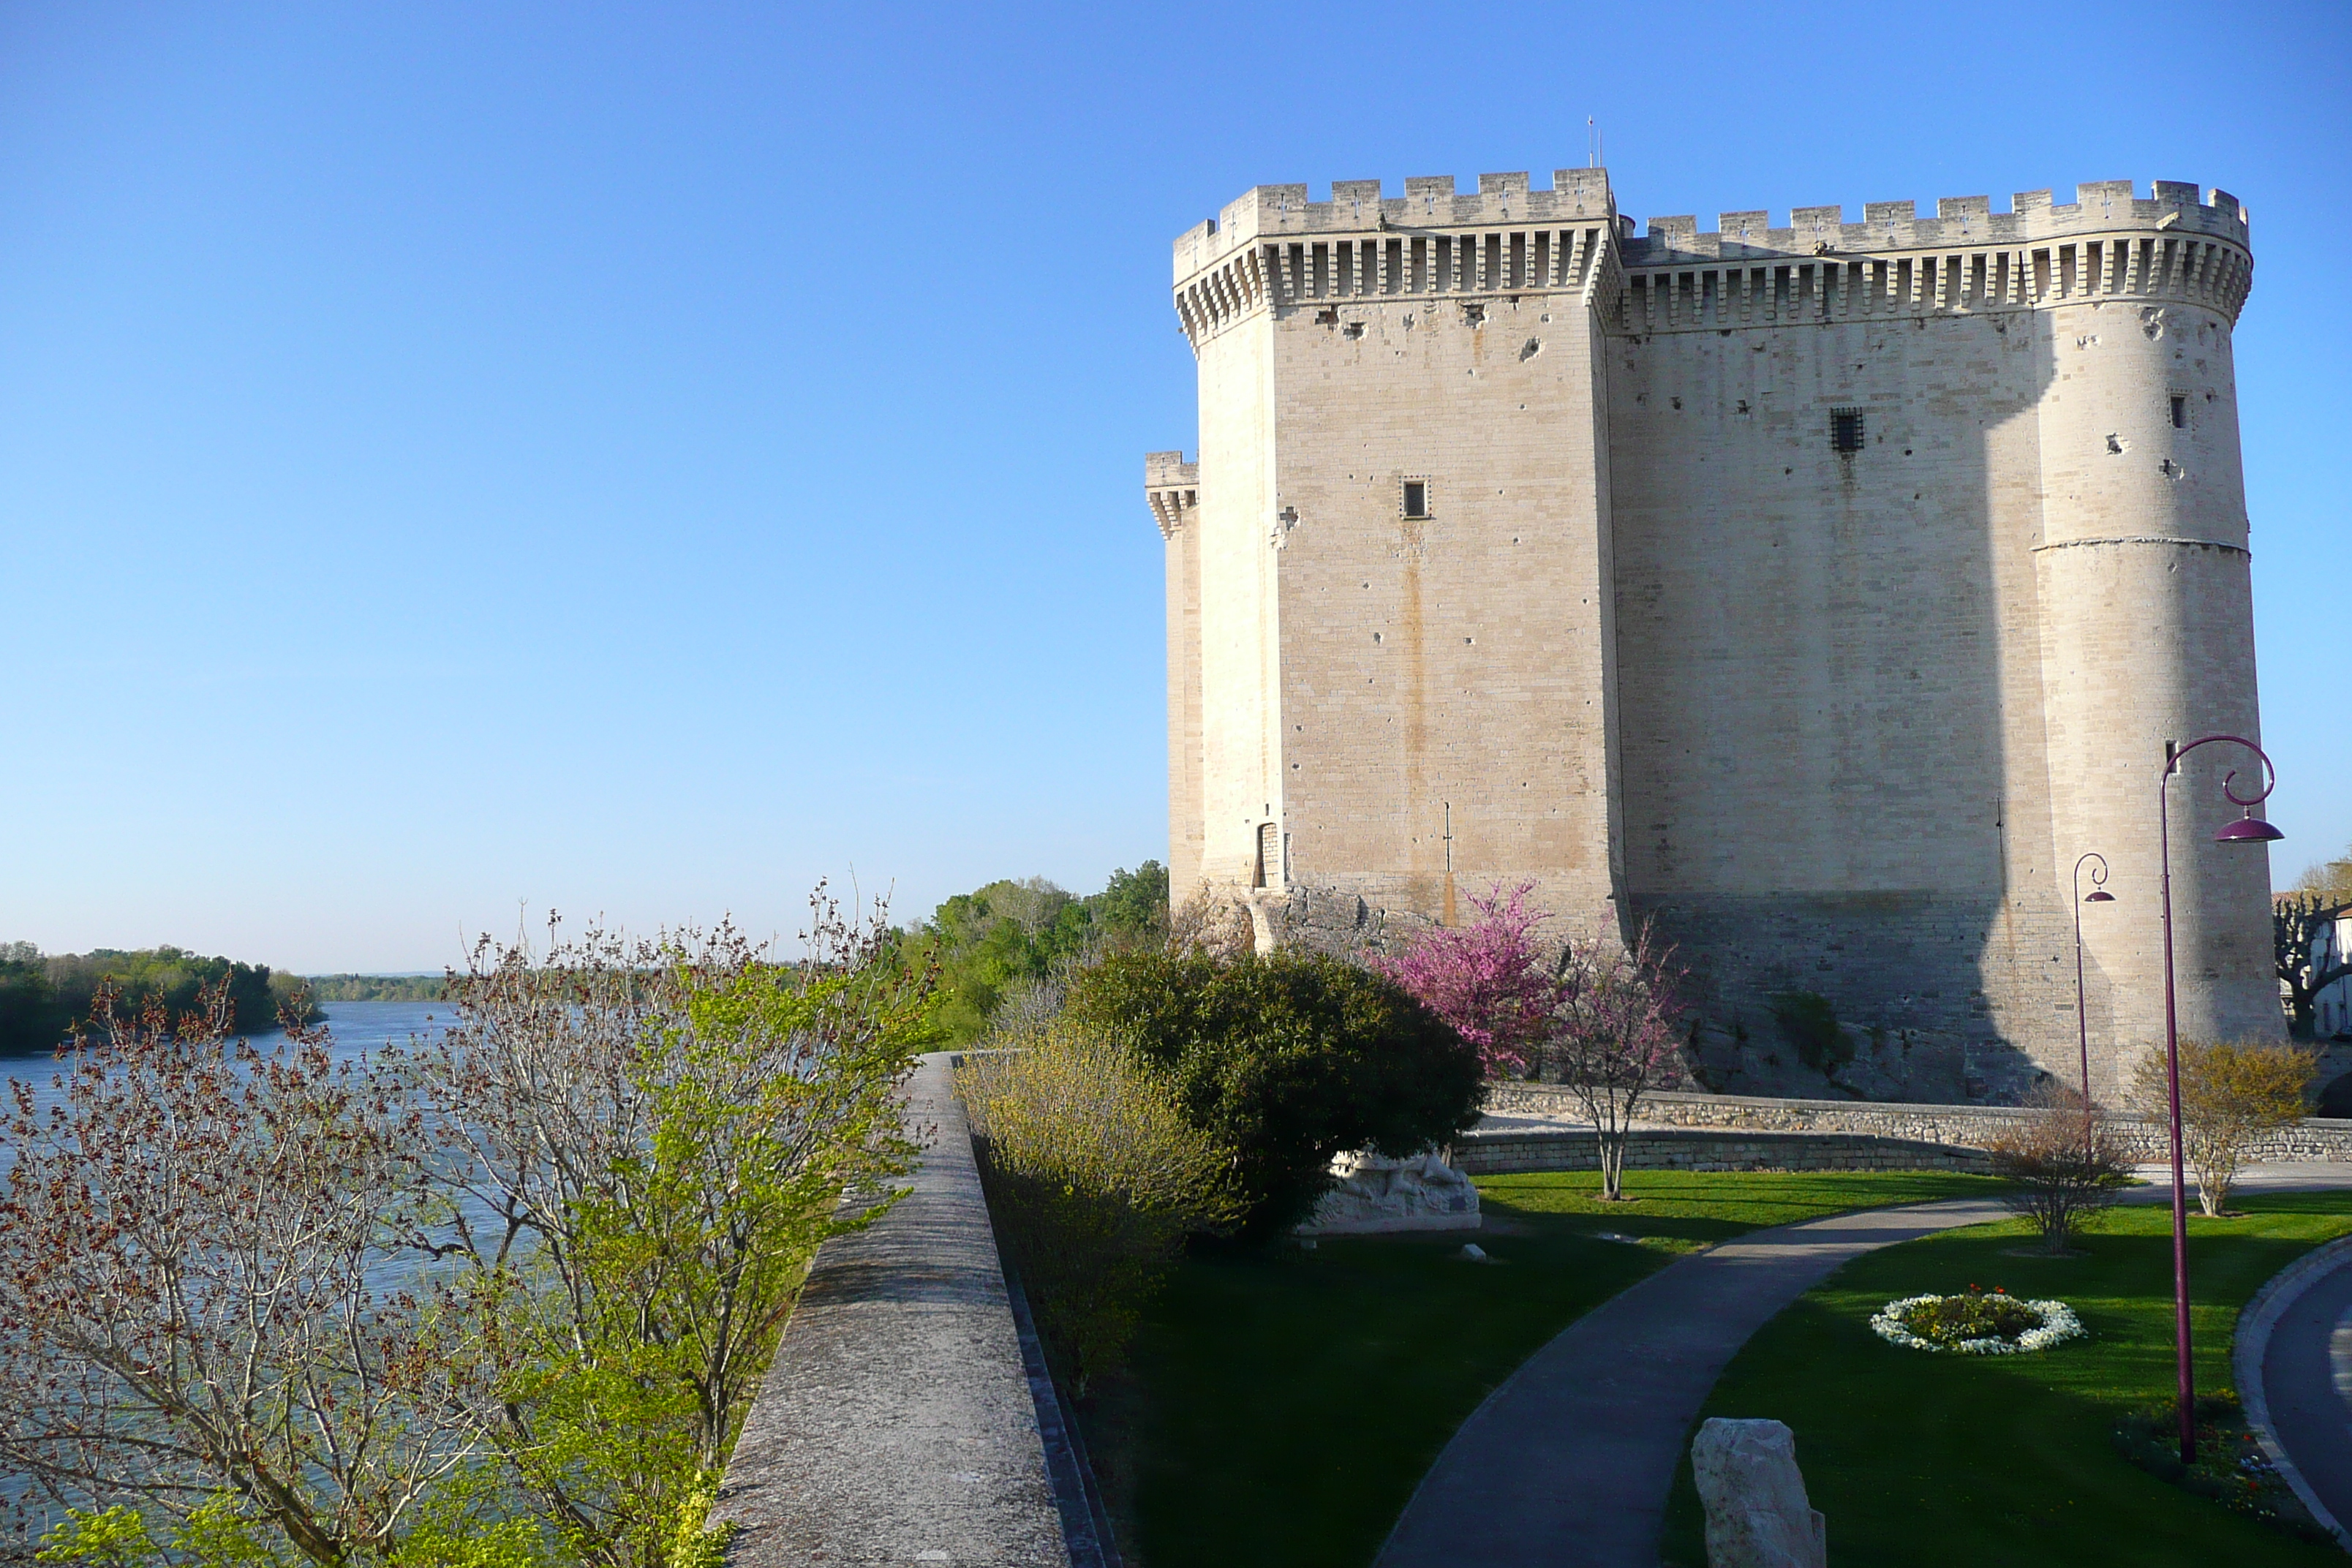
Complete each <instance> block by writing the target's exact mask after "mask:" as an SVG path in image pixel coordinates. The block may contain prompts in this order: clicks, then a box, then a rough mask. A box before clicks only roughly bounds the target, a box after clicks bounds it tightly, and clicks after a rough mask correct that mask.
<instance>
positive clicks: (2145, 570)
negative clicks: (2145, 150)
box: [2018, 182, 2283, 1100]
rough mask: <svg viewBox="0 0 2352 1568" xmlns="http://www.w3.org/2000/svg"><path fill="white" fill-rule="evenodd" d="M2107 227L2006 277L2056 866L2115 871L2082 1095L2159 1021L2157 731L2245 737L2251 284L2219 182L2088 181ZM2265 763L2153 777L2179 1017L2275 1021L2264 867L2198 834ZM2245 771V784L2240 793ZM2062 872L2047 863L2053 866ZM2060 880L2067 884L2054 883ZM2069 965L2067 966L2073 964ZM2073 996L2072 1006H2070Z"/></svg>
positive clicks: (2260, 857)
mask: <svg viewBox="0 0 2352 1568" xmlns="http://www.w3.org/2000/svg"><path fill="white" fill-rule="evenodd" d="M2094 204H2096V205H2097V206H2098V207H2099V208H2101V209H2103V210H2104V214H2105V217H2106V219H2107V220H2108V221H2107V222H2106V223H2105V224H2103V225H2101V226H2100V228H2101V230H2102V232H2082V231H2080V230H2077V231H2076V233H2074V234H2072V235H2069V236H2068V237H2067V239H2066V242H2064V243H2057V242H2054V241H2053V243H2052V244H2050V245H2048V246H2046V247H2037V248H2034V249H2032V250H2031V251H2029V252H2026V253H2023V254H2022V255H2021V258H2020V264H2019V265H2020V277H2019V279H2018V286H2019V288H2020V289H2021V291H2022V292H2023V293H2024V294H2025V295H2026V297H2027V298H2028V299H2030V300H2032V302H2033V303H2034V304H2035V305H2036V306H2037V307H2038V308H2037V309H2036V310H2034V311H2033V312H2032V317H2031V318H2030V319H2031V320H2032V323H2033V329H2032V330H2033V331H2034V332H2035V334H2036V350H2037V353H2038V355H2039V357H2040V360H2041V368H2042V392H2041V398H2040V403H2039V406H2038V410H2037V418H2038V426H2039V436H2040V444H2041V453H2042V538H2041V540H2040V541H2039V542H2038V543H2037V544H2036V546H2035V567H2036V572H2035V575H2036V581H2037V586H2038V590H2039V601H2040V624H2041V633H2042V650H2041V651H2042V684H2043V690H2044V700H2045V709H2044V712H2045V721H2046V726H2047V739H2048V747H2049V751H2048V756H2049V776H2050V795H2051V799H2050V806H2051V816H2050V820H2051V831H2052V837H2053V842H2052V845H2051V852H2052V858H2053V865H2054V866H2055V867H2058V868H2065V867H2068V866H2071V865H2073V864H2074V860H2075V858H2076V857H2077V856H2079V855H2081V854H2082V853H2084V851H2086V850H2097V851H2099V852H2100V853H2102V854H2104V855H2105V856H2106V857H2107V858H2108V859H2109V860H2110V861H2111V862H2112V863H2113V866H2114V868H2115V870H2114V878H2113V880H2112V881H2111V882H2110V883H2109V884H2108V890H2109V891H2111V892H2113V893H2114V894H2116V899H2117V900H2118V901H2117V902H2116V903H2115V904H2112V905H2101V906H2098V907H2096V908H2095V909H2092V910H2085V911H2084V921H2083V937H2084V952H2085V955H2086V980H2085V984H2084V994H2085V998H2086V1007H2085V1011H2086V1013H2087V1016H2088V1019H2089V1026H2090V1037H2091V1042H2092V1050H2093V1058H2092V1089H2093V1091H2094V1093H2095V1094H2097V1095H2098V1096H2099V1097H2100V1098H2102V1099H2105V1100H2115V1099H2116V1098H2118V1097H2119V1096H2120V1094H2121V1091H2122V1089H2123V1087H2124V1084H2125V1081H2126V1079H2127V1078H2128V1075H2129V1072H2130V1070H2131V1064H2132V1063H2133V1061H2134V1060H2135V1059H2136V1058H2137V1056H2138V1055H2139V1053H2140V1052H2141V1051H2143V1050H2144V1049H2146V1048H2147V1047H2148V1046H2149V1045H2151V1044H2154V1043H2158V1042H2160V1041H2161V1040H2162V1038H2163V1034H2164V974H2163V933H2162V928H2161V923H2160V921H2161V914H2160V908H2159V903H2158V899H2159V873H2160V869H2161V860H2160V858H2159V854H2158V787H2159V784H2158V781H2159V778H2160V776H2161V774H2162V773H2163V770H2164V768H2165V764H2166V758H2167V755H2168V752H2167V747H2168V744H2169V743H2172V742H2185V741H2189V740H2191V739H2194V738H2196V737H2198V736H2200V735H2207V734H2212V733H2216V732H2226V733H2231V734H2237V735H2243V736H2247V737H2249V738H2252V739H2254V740H2256V741H2259V740H2260V738H2261V736H2260V725H2261V717H2260V713H2259V710H2258V707H2257V703H2256V700H2255V685H2254V637H2253V605H2252V584H2251V581H2250V575H2249V565H2250V560H2251V557H2250V556H2249V553H2248V540H2247V519H2246V502H2245V485H2244V479H2243V476H2242V470H2241V466H2240V458H2239V450H2238V410H2237V388H2236V377H2235V373H2234V369H2233V366H2232V363H2231V342H2230V334H2231V326H2232V324H2233V323H2234V322H2235V321H2236V320H2237V315H2238V310H2239V308H2240V307H2241V306H2242V304H2243V302H2244V300H2245V297H2246V292H2247V289H2248V287H2249V285H2250V284H2251V281H2252V258H2251V254H2250V252H2249V250H2248V247H2247V237H2246V219H2245V214H2244V213H2243V211H2242V209H2241V208H2240V206H2239V205H2238V203H2237V201H2236V199H2235V198H2234V197H2232V196H2231V195H2229V194H2228V193H2227V192H2224V191H2218V190H2217V191H2212V192H2210V193H2206V194H2205V195H2203V196H2202V198H2201V199H2200V193H2199V191H2198V188H2197V187H2196V186H2194V185H2185V184H2170V183H2166V182H2159V183H2158V184H2157V186H2156V199H2155V200H2153V201H2148V200H2137V199H2134V197H2133V196H2132V194H2131V188H2130V186H2129V184H2126V183H2117V184H2113V185H2105V186H2084V188H2083V190H2082V193H2081V197H2080V205H2081V208H2082V210H2083V212H2084V215H2085V216H2088V215H2089V214H2090V212H2091V211H2092V210H2093V209H2094ZM2231 769H2235V770H2237V772H2238V776H2239V781H2240V783H2239V789H2240V793H2241V794H2246V793H2252V790H2258V789H2259V788H2260V784H2261V776H2260V775H2261V763H2259V761H2257V760H2256V759H2255V758H2254V757H2253V756H2252V753H2251V752H2246V751H2244V750H2243V749H2242V748H2240V747H2234V746H2209V747H2206V748H2204V749H2203V750H2201V751H2200V752H2197V753H2196V755H2194V756H2192V757H2191V758H2189V760H2188V762H2187V763H2185V764H2184V766H2183V769H2182V773H2181V775H2180V776H2179V777H2176V778H2174V779H2173V780H2172V781H2171V783H2170V785H2169V790H2170V795H2169V797H2168V798H2169V800H2170V822H2171V837H2172V856H2171V859H2172V908H2173V921H2174V933H2175V935H2174V942H2175V952H2176V963H2175V977H2176V983H2177V985H2178V991H2179V1018H2180V1028H2181V1033H2182V1035H2183V1036H2184V1037H2191V1038H2200V1037H2201V1038H2250V1037H2251V1038H2264V1039H2269V1038H2276V1037H2279V1036H2280V1035H2281V1034H2282V1033H2283V1025H2282V1023H2281V1018H2280V1013H2279V1006H2278V999H2277V986H2276V983H2275V981H2274V980H2273V978H2272V973H2271V949H2270V870H2269V864H2268V859H2267V857H2266V855H2265V854H2264V852H2263V848H2262V847H2261V846H2260V845H2250V846H2241V845H2217V844H2215V843H2214V842H2213V836H2214V834H2215V832H2216V831H2218V830H2219V829H2220V828H2221V826H2222V825H2223V824H2224V823H2225V822H2226V821H2227V820H2228V818H2229V817H2230V816H2234V815H2235V814H2236V813H2235V808H2233V807H2231V806H2229V805H2228V804H2227V802H2226V801H2224V799H2223V798H2222V795H2221V783H2222V778H2223V775H2224V774H2225V773H2228V772H2229V771H2231ZM2249 781H2251V784H2252V788H2251V789H2250V788H2249ZM2061 874H2062V876H2063V870H2062V873H2061ZM2062 886H2063V884H2062ZM2070 978H2071V976H2070ZM2071 1001H2072V999H2071V997H2070V998H2069V999H2068V1003H2067V1004H2066V1005H2071Z"/></svg>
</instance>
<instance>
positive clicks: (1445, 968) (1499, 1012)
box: [1380, 882, 1561, 1078]
mask: <svg viewBox="0 0 2352 1568" xmlns="http://www.w3.org/2000/svg"><path fill="white" fill-rule="evenodd" d="M1534 891H1535V884H1534V883H1532V882H1522V883H1520V884H1519V885H1518V886H1517V887H1516V888H1513V889H1510V891H1509V892H1507V893H1506V892H1505V891H1504V890H1503V887H1502V884H1501V883H1499V882H1497V883H1496V885H1495V887H1494V889H1493V890H1492V891H1491V892H1490V893H1489V894H1488V895H1487V896H1486V897H1485V898H1483V899H1482V898H1480V897H1478V896H1477V895H1476V894H1475V893H1474V894H1472V895H1471V897H1470V908H1471V909H1472V910H1473V911H1475V918H1474V919H1473V920H1471V921H1470V922H1469V923H1468V924H1466V925H1459V926H1440V927H1439V928H1438V929H1436V930H1435V931H1431V932H1429V933H1428V934H1427V935H1426V936H1424V937H1423V938H1422V939H1421V940H1420V941H1419V942H1415V943H1414V944H1413V946H1412V949H1411V950H1410V951H1408V952H1405V953H1404V954H1403V956H1402V957H1399V958H1393V959H1390V960H1388V961H1387V962H1385V963H1382V964H1381V965H1380V968H1381V971H1382V973H1386V974H1387V975H1388V977H1389V978H1390V979H1391V980H1393V981H1395V982H1396V983H1397V984H1400V985H1402V986H1403V987H1404V988H1405V989H1406V990H1407V991H1410V992H1412V994H1413V995H1414V996H1416V997H1418V998H1420V1000H1421V1003H1422V1005H1423V1006H1425V1007H1427V1008H1428V1009H1429V1010H1430V1011H1431V1012H1433V1013H1434V1014H1436V1015H1437V1016H1439V1017H1441V1018H1443V1019H1444V1020H1445V1021H1446V1022H1447V1023H1448V1024H1451V1025H1452V1026H1454V1033H1456V1034H1458V1035H1460V1036H1461V1037H1463V1038H1464V1039H1465V1040H1467V1041H1469V1042H1470V1044H1471V1045H1473V1046H1475V1047H1477V1050H1478V1056H1479V1059H1480V1060H1481V1061H1483V1062H1485V1063H1486V1075H1487V1076H1488V1077H1489V1078H1502V1077H1506V1076H1508V1077H1520V1076H1526V1075H1531V1074H1533V1073H1534V1072H1535V1071H1536V1069H1537V1068H1538V1066H1540V1064H1541V1062H1542V1059H1543V1047H1544V1043H1545V1041H1546V1040H1547V1039H1548V1038H1549V1037H1550V1035H1551V1031H1552V1026H1553V1014H1554V1013H1555V1012H1556V1011H1557V1010H1558V1008H1559V1004H1560V1001H1561V994H1560V978H1559V973H1557V971H1556V969H1555V966H1554V965H1553V964H1552V963H1551V962H1550V961H1549V956H1548V954H1547V953H1546V952H1545V950H1544V949H1543V947H1542V946H1541V945H1540V944H1538V942H1537V941H1536V938H1535V928H1536V927H1537V926H1538V925H1539V924H1541V923H1542V922H1543V921H1547V920H1549V919H1550V918H1551V917H1550V915H1549V913H1548V912H1546V911H1545V910H1539V909H1533V908H1530V907H1529V906H1528V895H1529V894H1531V893H1532V892H1534Z"/></svg>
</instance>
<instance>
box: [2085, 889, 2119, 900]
mask: <svg viewBox="0 0 2352 1568" xmlns="http://www.w3.org/2000/svg"><path fill="white" fill-rule="evenodd" d="M2083 901H2084V903H2086V904H2112V903H2114V902H2115V901H2116V896H2115V895H2114V894H2113V893H2110V892H2109V891H2107V890H2106V889H2105V888H2094V889H2091V890H2090V891H2089V892H2087V893H2085V894H2084V895H2083Z"/></svg>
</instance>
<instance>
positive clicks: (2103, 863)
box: [2074, 849, 2116, 1155]
mask: <svg viewBox="0 0 2352 1568" xmlns="http://www.w3.org/2000/svg"><path fill="white" fill-rule="evenodd" d="M2094 860H2096V861H2097V862H2098V864H2097V865H2096V866H2094V867H2092V868H2091V890H2090V892H2089V893H2088V894H2087V895H2086V894H2084V891H2083V868H2084V866H2085V865H2088V864H2089V863H2090V862H2091V861H2094ZM2115 901H2116V896H2115V895H2114V894H2113V893H2110V892H2109V891H2107V858H2106V857H2105V856H2104V855H2102V854H2100V853H2099V852H2098V851H2097V850H2095V849H2094V850H2091V851H2089V852H2088V853H2086V854H2084V855H2083V856H2082V857H2080V858H2078V859H2076V860H2075V862H2074V1034H2075V1037H2076V1040H2077V1041H2078V1043H2079V1044H2080V1045H2081V1046H2082V1048H2083V1152H2084V1153H2085V1154H2086V1155H2087V1154H2088V1153H2089V1152H2090V1149H2091V1019H2090V1015H2089V1014H2087V1013H2085V1012H2084V1010H2083V906H2084V904H2112V903H2114V902H2115Z"/></svg>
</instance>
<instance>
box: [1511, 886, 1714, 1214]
mask: <svg viewBox="0 0 2352 1568" xmlns="http://www.w3.org/2000/svg"><path fill="white" fill-rule="evenodd" d="M1682 978H1683V971H1682V969H1681V968H1680V966H1679V965H1677V964H1676V963H1675V950H1674V948H1673V946H1672V945H1671V944H1669V943H1666V942H1663V941H1662V940H1660V938H1659V936H1658V934H1657V930H1656V928H1655V926H1654V924H1653V923H1652V922H1650V921H1646V920H1645V921H1643V922H1642V924H1641V926H1640V927H1639V928H1638V929H1637V930H1636V931H1634V933H1633V943H1632V945H1631V946H1620V945H1619V944H1617V943H1616V942H1611V941H1609V940H1607V939H1606V938H1602V939H1599V940H1593V941H1582V940H1580V941H1576V942H1570V943H1569V945H1568V947H1567V948H1566V950H1565V951H1564V952H1562V953H1561V955H1560V970H1559V994H1560V1001H1559V1005H1558V1010H1557V1011H1556V1013H1555V1015H1554V1019H1555V1026H1554V1029H1553V1032H1552V1036H1551V1038H1550V1040H1549V1042H1547V1044H1546V1045H1545V1047H1544V1058H1545V1061H1546V1062H1547V1064H1548V1065H1549V1069H1550V1070H1551V1072H1552V1073H1553V1074H1554V1075H1556V1076H1557V1077H1558V1078H1559V1081H1560V1082H1561V1083H1562V1084H1563V1085H1565V1086H1566V1087H1567V1089H1569V1091H1570V1093H1571V1094H1573V1095H1574V1096H1575V1097H1576V1100H1577V1103H1578V1104H1579V1105H1580V1106H1581V1107H1583V1110H1584V1113H1585V1115H1586V1116H1588V1117H1590V1118H1591V1121H1592V1125H1593V1128H1594V1131H1596V1132H1597V1133H1598V1134H1599V1139H1600V1145H1601V1196H1602V1197H1603V1198H1605V1199H1609V1200H1611V1201H1612V1202H1613V1201H1615V1200H1617V1199H1620V1198H1622V1197H1623V1196H1624V1195H1625V1193H1624V1184H1625V1145H1626V1142H1627V1141H1628V1139H1629V1138H1630V1137H1631V1135H1632V1132H1633V1119H1634V1116H1635V1114H1636V1113H1637V1112H1638V1110H1640V1107H1641V1102H1642V1097H1643V1095H1644V1094H1647V1093H1649V1092H1651V1091H1653V1090H1654V1089H1663V1088H1664V1087H1666V1086H1667V1085H1668V1084H1670V1083H1673V1082H1677V1081H1679V1080H1680V1078H1681V1063H1682V1054H1681V1043H1682V1042H1681V1034H1680V1031H1679V1030H1678V1029H1677V1028H1676V1027H1675V1020H1676V1019H1677V1018H1678V1017H1679V1016H1681V1013H1682V1005H1681V1003H1680V1000H1679V999H1678V997H1677V995H1676V992H1677V990H1678V989H1679V986H1680V984H1681V981H1682Z"/></svg>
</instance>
